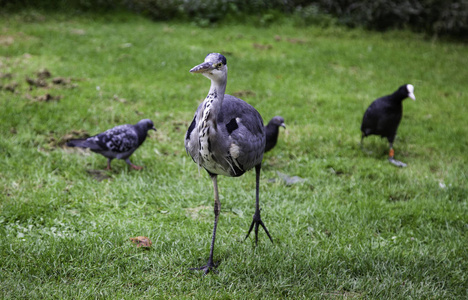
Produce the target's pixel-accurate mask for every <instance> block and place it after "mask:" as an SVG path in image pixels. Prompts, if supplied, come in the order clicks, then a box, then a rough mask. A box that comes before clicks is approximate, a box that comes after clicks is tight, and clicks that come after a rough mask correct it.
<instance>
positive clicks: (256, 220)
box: [245, 163, 273, 245]
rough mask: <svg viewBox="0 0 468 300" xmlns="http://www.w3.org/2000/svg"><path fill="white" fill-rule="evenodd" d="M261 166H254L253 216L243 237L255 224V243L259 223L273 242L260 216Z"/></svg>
mask: <svg viewBox="0 0 468 300" xmlns="http://www.w3.org/2000/svg"><path fill="white" fill-rule="evenodd" d="M261 168H262V164H261V163H260V164H258V165H256V166H255V177H256V178H255V179H256V187H255V214H254V216H253V220H252V224H250V228H249V232H247V235H246V236H245V239H247V238H248V237H249V234H250V232H251V231H252V228H253V227H254V225H255V245H257V242H258V226H259V225H261V226H262V227H263V229H264V230H265V232H266V234H267V235H268V237H269V238H270V241H271V242H272V243H273V239H272V238H271V235H270V233H269V232H268V229H267V228H266V226H265V224H263V221H262V219H261V217H260V200H259V195H260V170H261Z"/></svg>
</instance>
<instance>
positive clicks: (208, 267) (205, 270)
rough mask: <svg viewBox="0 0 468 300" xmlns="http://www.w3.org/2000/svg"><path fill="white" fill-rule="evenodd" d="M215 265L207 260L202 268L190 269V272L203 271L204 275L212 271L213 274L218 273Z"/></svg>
mask: <svg viewBox="0 0 468 300" xmlns="http://www.w3.org/2000/svg"><path fill="white" fill-rule="evenodd" d="M215 268H216V265H215V264H214V263H213V262H212V261H211V260H208V263H207V264H206V265H204V266H201V267H198V268H190V270H193V271H203V273H204V275H206V274H208V273H209V272H210V271H213V273H218V272H217V271H216V270H215Z"/></svg>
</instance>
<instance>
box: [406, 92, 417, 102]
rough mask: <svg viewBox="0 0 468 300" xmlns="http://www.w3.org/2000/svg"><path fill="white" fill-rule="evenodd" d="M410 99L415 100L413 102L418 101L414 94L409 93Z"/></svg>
mask: <svg viewBox="0 0 468 300" xmlns="http://www.w3.org/2000/svg"><path fill="white" fill-rule="evenodd" d="M408 97H410V98H411V99H413V101H416V97H415V96H414V94H413V93H409V94H408Z"/></svg>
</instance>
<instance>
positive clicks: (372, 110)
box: [361, 84, 416, 167]
mask: <svg viewBox="0 0 468 300" xmlns="http://www.w3.org/2000/svg"><path fill="white" fill-rule="evenodd" d="M413 92H414V86H413V85H411V84H404V85H402V86H400V87H399V88H398V90H396V91H395V92H394V93H393V94H391V95H387V96H384V97H381V98H378V99H376V100H374V102H372V103H371V105H370V106H369V107H368V108H367V110H366V112H365V113H364V117H363V119H362V125H361V131H362V136H361V148H362V141H363V139H364V138H365V137H366V136H369V135H380V136H381V137H386V138H387V140H388V142H389V147H390V150H389V154H388V160H389V162H390V163H392V164H394V165H395V166H397V167H406V164H405V163H403V162H401V161H398V160H396V159H395V151H394V150H393V141H394V140H395V136H396V133H397V130H398V125H399V124H400V121H401V116H402V114H403V106H402V101H403V100H405V99H406V98H407V97H410V98H411V99H413V100H416V97H415V96H414V93H413Z"/></svg>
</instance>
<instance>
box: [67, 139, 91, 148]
mask: <svg viewBox="0 0 468 300" xmlns="http://www.w3.org/2000/svg"><path fill="white" fill-rule="evenodd" d="M67 146H68V147H79V148H91V146H92V145H90V143H89V141H88V140H87V139H75V140H69V141H68V142H67Z"/></svg>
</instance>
